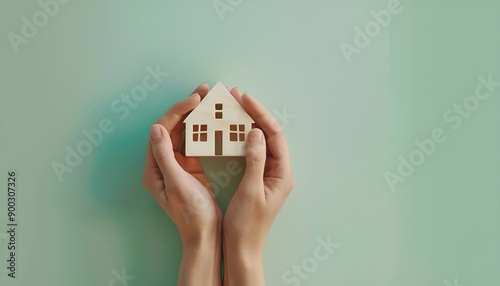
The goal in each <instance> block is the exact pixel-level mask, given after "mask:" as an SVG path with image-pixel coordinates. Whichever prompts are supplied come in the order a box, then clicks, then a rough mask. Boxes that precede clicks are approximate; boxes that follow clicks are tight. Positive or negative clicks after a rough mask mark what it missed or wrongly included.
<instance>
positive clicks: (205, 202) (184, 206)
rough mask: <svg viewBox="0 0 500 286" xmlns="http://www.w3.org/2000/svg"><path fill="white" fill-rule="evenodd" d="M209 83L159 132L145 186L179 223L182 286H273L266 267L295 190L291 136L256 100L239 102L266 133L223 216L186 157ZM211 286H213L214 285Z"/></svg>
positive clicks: (249, 152)
mask: <svg viewBox="0 0 500 286" xmlns="http://www.w3.org/2000/svg"><path fill="white" fill-rule="evenodd" d="M208 90H209V86H208V84H206V83H202V84H201V85H200V86H199V87H198V88H196V89H195V91H194V92H193V93H192V95H191V96H189V97H188V98H186V99H183V100H181V101H179V102H178V103H176V104H175V105H174V106H172V107H171V108H170V109H169V110H168V111H167V112H166V113H165V114H164V115H163V116H162V117H161V118H160V119H158V121H157V122H156V123H155V124H154V125H153V126H151V130H150V133H151V136H150V139H149V143H148V148H147V152H146V164H145V168H144V175H143V186H144V188H145V189H146V190H148V191H149V192H150V193H151V195H152V196H153V197H154V198H155V199H156V201H157V202H158V203H159V204H160V206H161V207H162V208H163V209H164V210H165V212H166V213H167V214H168V216H169V217H170V218H171V219H172V221H173V222H174V223H175V225H176V227H177V230H178V231H179V235H180V237H181V240H182V246H183V255H182V261H181V266H180V270H179V278H178V285H221V283H222V281H221V278H222V277H221V263H222V261H221V260H222V255H221V253H223V258H224V281H223V283H224V285H239V286H245V285H253V286H255V285H265V281H264V268H263V264H262V257H263V249H264V243H265V240H266V237H267V234H268V233H269V230H270V228H271V226H272V224H273V222H274V219H275V218H276V216H277V215H278V212H279V211H280V209H281V207H282V206H283V204H284V202H285V200H286V198H287V197H288V195H289V194H290V192H291V190H292V189H293V187H294V185H295V181H294V178H293V174H292V168H291V164H290V158H289V152H288V146H287V143H286V140H285V136H284V133H283V129H282V128H281V126H280V124H279V123H278V122H277V121H276V119H274V117H273V116H272V115H271V114H270V113H269V112H268V111H267V110H266V109H265V108H264V106H262V105H261V104H260V103H259V102H258V101H257V100H256V99H255V98H253V97H251V96H250V95H249V94H248V93H244V94H243V95H241V93H240V91H239V89H238V88H237V87H235V88H233V89H232V90H230V89H229V88H228V90H230V92H231V94H232V95H233V97H234V98H235V99H236V100H237V101H238V102H239V103H240V105H241V106H242V107H243V109H244V110H245V111H246V112H247V113H248V114H249V115H250V116H251V117H252V118H253V119H254V121H255V123H256V125H257V126H258V127H259V128H255V129H253V130H251V131H250V132H249V134H248V136H247V143H246V149H245V152H246V171H245V175H244V176H243V179H242V181H241V182H240V185H239V187H238V189H237V190H236V192H235V194H234V196H233V198H232V199H231V201H230V203H229V205H228V208H227V210H226V214H225V215H224V216H223V215H222V211H221V209H220V206H219V205H218V203H217V200H216V198H215V195H214V192H213V190H212V187H211V186H210V184H209V181H208V179H207V177H206V176H205V174H204V173H203V168H202V167H201V164H200V162H199V160H198V158H196V157H185V156H184V155H183V154H182V153H181V152H179V149H180V146H181V141H182V136H183V135H182V132H183V130H184V124H183V123H182V122H183V120H184V118H185V117H186V115H187V114H188V113H189V112H190V111H191V110H193V109H194V108H196V106H198V104H199V103H200V101H201V100H202V99H203V97H205V96H206V94H207V93H208ZM208 281H211V283H208Z"/></svg>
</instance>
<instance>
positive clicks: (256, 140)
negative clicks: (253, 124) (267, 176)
mask: <svg viewBox="0 0 500 286" xmlns="http://www.w3.org/2000/svg"><path fill="white" fill-rule="evenodd" d="M245 155H246V165H247V166H246V170H245V175H244V176H243V179H242V182H244V183H246V184H251V185H254V186H255V185H257V184H262V182H263V181H264V167H265V166H266V139H265V138H264V134H263V133H262V131H261V130H260V129H257V128H254V129H252V130H250V132H249V133H248V136H247V142H246V144H245Z"/></svg>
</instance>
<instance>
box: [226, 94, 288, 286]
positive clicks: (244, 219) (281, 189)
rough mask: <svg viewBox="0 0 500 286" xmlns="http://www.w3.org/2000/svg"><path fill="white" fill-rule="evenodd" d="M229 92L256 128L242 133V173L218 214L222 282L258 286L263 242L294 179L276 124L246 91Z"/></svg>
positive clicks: (279, 128) (277, 124)
mask: <svg viewBox="0 0 500 286" xmlns="http://www.w3.org/2000/svg"><path fill="white" fill-rule="evenodd" d="M231 94H232V95H233V97H234V98H235V99H236V100H237V101H238V102H239V103H240V104H241V106H242V107H243V109H244V110H245V111H246V112H247V113H248V114H249V115H250V117H252V118H253V120H254V121H255V123H256V125H257V126H258V127H259V128H254V129H252V130H251V131H250V133H249V134H248V136H247V141H246V147H245V153H246V154H245V155H246V170H245V174H244V176H243V179H242V180H241V182H240V185H239V187H238V189H237V190H236V192H235V194H234V196H233V198H232V199H231V201H230V202H229V205H228V207H227V210H226V213H225V215H224V221H223V248H224V262H225V265H228V266H227V271H226V270H225V271H224V282H225V284H226V285H263V284H264V281H263V280H264V277H263V271H261V269H262V265H261V264H262V253H263V248H264V243H265V240H266V237H267V234H268V233H269V230H270V228H271V226H272V224H273V222H274V219H275V218H276V216H277V215H278V213H279V211H280V209H281V207H282V206H283V204H284V203H285V200H286V199H287V197H288V195H289V194H290V192H291V190H292V189H293V187H294V185H295V181H294V178H293V173H292V168H291V164H290V157H289V152H288V146H287V143H286V140H285V135H284V133H283V128H282V127H281V125H280V124H279V123H278V122H277V121H276V119H275V118H274V117H273V116H272V115H271V114H270V113H269V112H268V111H267V110H266V109H265V107H264V106H263V105H262V104H260V103H259V102H258V101H257V100H256V99H255V98H253V97H251V96H250V95H249V94H248V93H244V94H243V95H241V93H240V91H239V89H238V88H237V87H236V88H233V89H232V90H231ZM247 275H250V276H251V277H246V276H247Z"/></svg>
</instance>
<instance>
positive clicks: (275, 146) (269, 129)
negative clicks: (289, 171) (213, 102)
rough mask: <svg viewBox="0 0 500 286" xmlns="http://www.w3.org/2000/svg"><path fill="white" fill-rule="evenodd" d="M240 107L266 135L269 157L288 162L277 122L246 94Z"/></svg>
mask: <svg viewBox="0 0 500 286" xmlns="http://www.w3.org/2000/svg"><path fill="white" fill-rule="evenodd" d="M242 107H243V109H245V111H246V112H247V113H248V115H250V117H252V119H253V120H254V121H255V123H256V124H257V125H259V126H260V128H261V129H262V131H264V133H265V134H266V139H267V145H268V146H269V152H270V153H271V155H272V156H273V157H275V158H276V159H279V160H288V159H289V158H288V145H287V144H286V139H285V134H284V133H283V128H282V127H281V125H280V124H279V123H278V121H277V120H276V119H275V118H274V117H273V116H272V115H271V113H269V111H267V109H266V108H265V107H264V106H263V105H262V104H261V103H260V102H258V101H257V100H256V99H255V98H253V97H252V96H251V95H250V94H248V93H246V92H245V93H244V94H243V96H242Z"/></svg>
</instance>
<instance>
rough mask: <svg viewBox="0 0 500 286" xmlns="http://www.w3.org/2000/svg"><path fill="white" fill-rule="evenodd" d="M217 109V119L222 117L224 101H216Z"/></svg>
mask: <svg viewBox="0 0 500 286" xmlns="http://www.w3.org/2000/svg"><path fill="white" fill-rule="evenodd" d="M215 110H217V111H215V119H222V103H216V104H215Z"/></svg>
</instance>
